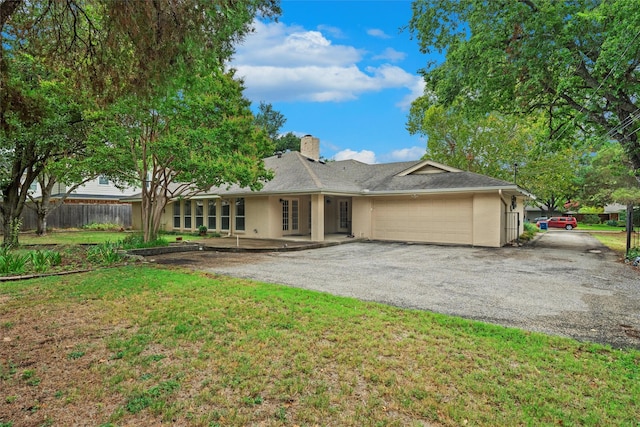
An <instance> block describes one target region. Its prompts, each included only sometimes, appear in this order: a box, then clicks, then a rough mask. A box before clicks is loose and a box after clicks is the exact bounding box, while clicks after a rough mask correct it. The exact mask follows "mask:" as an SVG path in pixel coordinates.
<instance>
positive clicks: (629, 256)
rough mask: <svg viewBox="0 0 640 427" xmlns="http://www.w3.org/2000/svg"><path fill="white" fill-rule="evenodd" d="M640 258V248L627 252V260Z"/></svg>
mask: <svg viewBox="0 0 640 427" xmlns="http://www.w3.org/2000/svg"><path fill="white" fill-rule="evenodd" d="M638 257H640V248H639V247H635V248H631V249H629V252H627V259H628V260H631V261H633V260H634V259H636V258H638Z"/></svg>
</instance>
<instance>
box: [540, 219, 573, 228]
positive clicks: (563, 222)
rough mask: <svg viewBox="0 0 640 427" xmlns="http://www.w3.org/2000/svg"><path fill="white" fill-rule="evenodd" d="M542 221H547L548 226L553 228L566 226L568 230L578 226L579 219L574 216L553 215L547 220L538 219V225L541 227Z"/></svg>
mask: <svg viewBox="0 0 640 427" xmlns="http://www.w3.org/2000/svg"><path fill="white" fill-rule="evenodd" d="M541 222H546V223H547V227H549V228H551V227H553V228H564V229H567V230H571V229H573V228H576V227H577V226H578V221H576V219H575V218H574V217H572V216H552V217H551V218H549V219H547V220H545V221H538V222H537V223H536V225H537V226H538V227H540V223H541Z"/></svg>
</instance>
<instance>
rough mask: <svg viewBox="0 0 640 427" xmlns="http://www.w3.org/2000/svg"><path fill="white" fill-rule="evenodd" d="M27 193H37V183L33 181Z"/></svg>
mask: <svg viewBox="0 0 640 427" xmlns="http://www.w3.org/2000/svg"><path fill="white" fill-rule="evenodd" d="M29 191H30V192H32V193H35V192H36V191H38V183H37V182H36V181H33V182H32V183H31V185H30V186H29Z"/></svg>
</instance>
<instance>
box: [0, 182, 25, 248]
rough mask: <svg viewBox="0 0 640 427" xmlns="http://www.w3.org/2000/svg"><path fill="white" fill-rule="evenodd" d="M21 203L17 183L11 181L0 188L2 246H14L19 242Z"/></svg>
mask: <svg viewBox="0 0 640 427" xmlns="http://www.w3.org/2000/svg"><path fill="white" fill-rule="evenodd" d="M23 206H24V201H23V203H20V193H19V183H16V182H11V183H10V184H9V185H7V186H6V187H4V188H3V189H2V236H3V243H2V245H3V246H8V247H15V246H17V245H18V244H19V243H20V242H19V239H18V236H19V232H20V225H21V221H20V214H21V213H22V207H23Z"/></svg>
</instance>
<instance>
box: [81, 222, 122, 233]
mask: <svg viewBox="0 0 640 427" xmlns="http://www.w3.org/2000/svg"><path fill="white" fill-rule="evenodd" d="M82 229H83V230H92V231H113V230H121V229H122V226H121V225H120V224H114V223H110V222H106V223H97V222H92V223H91V224H85V225H83V226H82Z"/></svg>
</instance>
